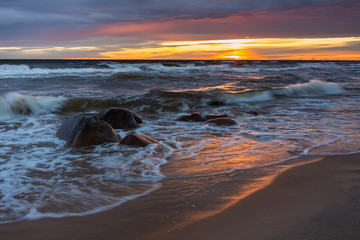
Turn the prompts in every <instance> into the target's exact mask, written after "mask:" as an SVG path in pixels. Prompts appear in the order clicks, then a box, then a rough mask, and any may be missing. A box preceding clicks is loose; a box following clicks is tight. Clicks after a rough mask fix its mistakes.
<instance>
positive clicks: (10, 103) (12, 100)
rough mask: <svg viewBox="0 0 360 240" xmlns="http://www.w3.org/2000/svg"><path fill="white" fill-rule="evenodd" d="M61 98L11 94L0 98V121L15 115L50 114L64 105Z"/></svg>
mask: <svg viewBox="0 0 360 240" xmlns="http://www.w3.org/2000/svg"><path fill="white" fill-rule="evenodd" d="M64 102H65V99H64V98H62V97H58V98H55V97H42V96H27V95H23V94H20V93H16V92H12V93H7V94H5V95H2V96H0V119H1V120H7V119H11V118H13V117H14V116H16V115H23V114H41V113H51V112H55V111H57V110H59V109H60V108H61V106H62V105H63V104H64Z"/></svg>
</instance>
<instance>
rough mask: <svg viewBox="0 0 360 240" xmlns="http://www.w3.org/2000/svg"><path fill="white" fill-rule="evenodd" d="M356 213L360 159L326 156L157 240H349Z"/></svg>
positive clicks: (357, 222)
mask: <svg viewBox="0 0 360 240" xmlns="http://www.w3.org/2000/svg"><path fill="white" fill-rule="evenodd" d="M359 211H360V154H359V153H357V154H349V155H335V156H326V157H324V158H323V159H322V160H320V161H315V162H312V163H307V164H303V165H300V166H295V167H293V168H290V169H288V170H286V171H285V172H283V173H282V174H280V175H279V176H277V177H276V178H275V179H274V181H272V182H271V184H269V185H268V186H266V187H265V188H262V189H260V190H259V191H256V192H255V193H253V194H251V195H250V196H248V197H246V198H244V199H242V200H241V201H239V202H238V203H236V204H234V205H233V206H231V207H229V208H228V209H226V210H225V211H223V212H221V213H220V214H217V215H215V216H212V217H210V218H207V219H205V220H203V221H199V222H196V223H194V224H192V225H190V226H189V227H187V228H184V229H181V230H179V231H176V232H172V233H169V234H166V235H164V236H162V238H160V239H164V240H165V239H166V240H172V239H200V240H201V239H207V240H211V239H245V240H251V239H254V240H255V239H277V240H278V239H284V240H287V239H291V240H300V239H301V240H308V239H324V240H325V239H326V240H328V239H354V240H355V239H359V237H360V228H359V226H360V215H359V214H358V213H359ZM219 223H222V224H221V225H219Z"/></svg>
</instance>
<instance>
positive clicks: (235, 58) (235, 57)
mask: <svg viewBox="0 0 360 240" xmlns="http://www.w3.org/2000/svg"><path fill="white" fill-rule="evenodd" d="M226 57H227V58H229V59H234V60H239V59H240V56H237V55H233V56H226Z"/></svg>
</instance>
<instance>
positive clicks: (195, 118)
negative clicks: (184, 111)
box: [176, 112, 204, 122]
mask: <svg viewBox="0 0 360 240" xmlns="http://www.w3.org/2000/svg"><path fill="white" fill-rule="evenodd" d="M176 121H185V122H189V121H193V122H202V121H204V117H203V116H202V115H201V114H200V113H198V112H195V113H192V114H188V115H184V116H181V117H179V118H177V119H176Z"/></svg>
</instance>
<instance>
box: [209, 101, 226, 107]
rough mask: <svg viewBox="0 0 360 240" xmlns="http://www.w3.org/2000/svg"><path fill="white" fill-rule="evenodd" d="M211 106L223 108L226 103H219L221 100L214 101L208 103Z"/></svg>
mask: <svg viewBox="0 0 360 240" xmlns="http://www.w3.org/2000/svg"><path fill="white" fill-rule="evenodd" d="M208 105H209V106H223V105H224V102H223V101H219V100H213V101H210V102H208Z"/></svg>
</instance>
